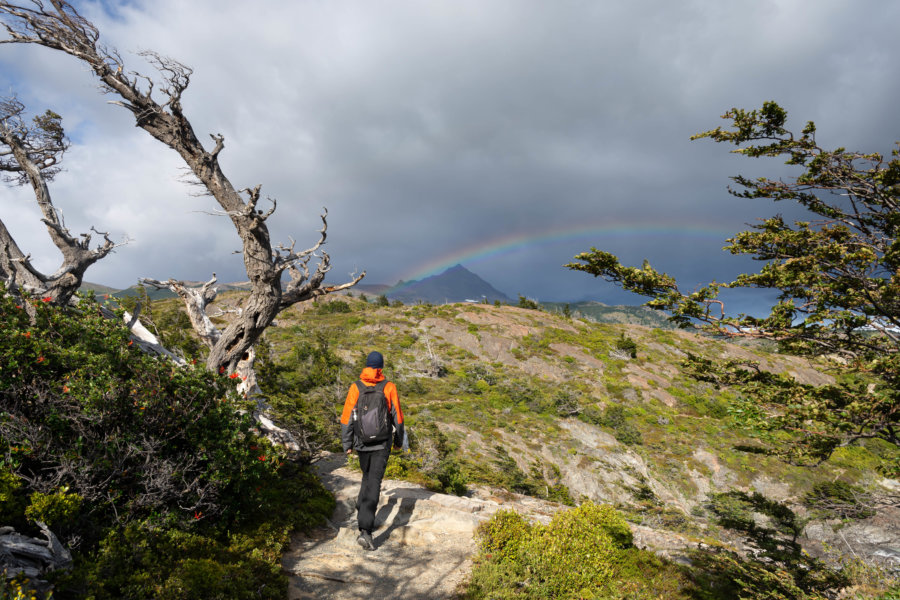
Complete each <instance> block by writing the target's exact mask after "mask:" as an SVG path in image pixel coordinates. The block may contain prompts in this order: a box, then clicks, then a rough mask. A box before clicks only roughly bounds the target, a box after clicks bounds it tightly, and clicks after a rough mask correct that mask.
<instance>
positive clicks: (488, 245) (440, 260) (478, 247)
mask: <svg viewBox="0 0 900 600" xmlns="http://www.w3.org/2000/svg"><path fill="white" fill-rule="evenodd" d="M734 234H735V231H734V230H731V231H728V230H725V229H719V228H714V227H710V226H707V227H703V226H698V225H696V224H690V225H684V226H681V225H678V224H672V223H668V224H665V225H662V224H660V225H656V224H636V223H631V224H625V223H618V224H609V223H607V224H604V225H601V226H597V225H589V226H581V227H576V228H562V229H554V230H550V231H542V232H530V233H514V234H510V235H506V236H502V237H498V238H494V239H491V240H489V241H485V242H481V243H477V244H473V245H470V246H467V247H465V248H458V249H456V250H454V251H453V252H451V253H449V254H445V255H443V256H439V257H437V258H433V259H430V260H429V261H427V262H424V263H421V264H419V265H416V266H415V268H413V269H411V270H410V271H408V272H407V273H406V274H405V275H404V276H403V277H401V278H400V279H401V280H402V281H403V282H404V283H410V282H412V281H417V280H420V279H424V278H426V277H430V276H432V275H437V274H439V273H442V272H444V271H446V270H447V269H449V268H450V267H452V266H454V265H457V264H462V263H469V264H471V263H480V262H484V261H486V260H490V259H493V258H497V257H500V256H504V255H508V254H512V253H514V252H517V251H519V250H522V249H523V248H526V247H533V246H540V245H549V244H555V243H559V242H566V241H570V240H579V239H584V240H585V244H586V245H585V246H584V248H583V250H584V251H587V250H588V249H589V248H590V247H591V246H595V247H601V248H602V242H603V240H604V239H609V238H623V237H647V236H657V237H659V236H667V237H682V238H694V239H697V238H704V239H709V240H713V241H721V242H722V245H723V246H724V245H725V240H726V239H727V238H729V237H731V236H733V235H734Z"/></svg>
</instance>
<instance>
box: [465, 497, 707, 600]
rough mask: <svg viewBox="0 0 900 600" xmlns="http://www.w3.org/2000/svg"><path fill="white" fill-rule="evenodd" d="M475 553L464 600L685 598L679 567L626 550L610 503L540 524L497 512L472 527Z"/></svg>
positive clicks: (625, 534) (625, 533)
mask: <svg viewBox="0 0 900 600" xmlns="http://www.w3.org/2000/svg"><path fill="white" fill-rule="evenodd" d="M478 536H479V539H480V552H479V555H478V557H477V558H476V561H475V566H474V568H473V571H472V578H471V580H470V582H469V586H468V589H467V590H466V594H465V598H467V599H469V600H476V599H486V598H491V599H513V598H515V599H523V600H524V599H532V598H534V599H538V598H541V599H543V598H559V599H576V598H578V599H581V598H585V599H587V598H594V599H601V598H602V599H606V598H609V599H613V598H633V599H647V600H649V599H651V598H686V597H687V596H685V595H683V594H682V593H681V592H682V590H684V589H686V588H687V587H688V586H689V585H690V583H689V581H688V580H687V578H686V577H685V576H684V575H683V573H682V572H681V570H680V569H679V567H677V566H676V565H674V564H672V563H667V562H666V561H663V560H662V559H659V558H657V557H655V556H653V555H652V554H650V553H648V552H644V551H641V550H638V549H636V548H634V547H633V546H632V536H631V531H630V529H629V528H628V524H627V523H626V522H625V519H624V518H623V517H622V515H621V514H619V513H618V512H616V510H615V509H613V508H612V507H610V506H605V505H597V504H594V503H592V502H585V503H584V504H582V505H581V506H579V507H578V508H575V509H572V510H569V511H564V512H560V513H557V515H556V516H554V517H553V520H552V521H551V522H550V523H549V524H547V525H540V524H532V523H529V522H527V521H525V519H523V518H522V517H521V516H520V515H518V514H516V513H515V512H513V511H500V512H498V513H497V514H496V515H494V516H493V517H492V518H491V519H490V520H489V521H488V522H486V523H485V524H483V525H482V526H481V527H480V528H479V530H478Z"/></svg>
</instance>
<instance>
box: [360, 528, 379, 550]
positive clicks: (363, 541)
mask: <svg viewBox="0 0 900 600" xmlns="http://www.w3.org/2000/svg"><path fill="white" fill-rule="evenodd" d="M356 543H357V544H359V545H360V546H362V547H363V549H364V550H374V549H375V541H374V540H373V539H372V534H371V533H369V532H368V531H362V530H360V532H359V537H358V538H356Z"/></svg>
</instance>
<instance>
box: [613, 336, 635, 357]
mask: <svg viewBox="0 0 900 600" xmlns="http://www.w3.org/2000/svg"><path fill="white" fill-rule="evenodd" d="M616 350H621V351H622V352H625V353H626V354H628V355H629V356H630V357H631V358H637V343H635V341H634V340H633V339H631V338H630V337H628V336H626V335H625V332H622V334H621V335H620V336H619V337H618V338H616Z"/></svg>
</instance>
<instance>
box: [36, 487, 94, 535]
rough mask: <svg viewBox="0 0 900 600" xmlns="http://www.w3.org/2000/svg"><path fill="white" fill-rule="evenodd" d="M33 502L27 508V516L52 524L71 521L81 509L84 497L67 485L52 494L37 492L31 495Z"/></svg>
mask: <svg viewBox="0 0 900 600" xmlns="http://www.w3.org/2000/svg"><path fill="white" fill-rule="evenodd" d="M30 500H31V503H30V504H29V505H28V507H27V508H25V516H26V517H28V518H29V519H33V520H35V521H43V522H44V523H45V524H46V525H48V526H52V525H55V524H57V523H59V522H60V521H70V520H72V519H73V518H75V516H76V515H77V514H78V511H80V510H81V504H82V502H83V501H84V498H82V497H81V496H79V495H78V494H76V493H74V492H69V488H68V487H66V486H63V487H61V488H60V489H59V490H57V491H55V492H53V493H51V494H42V493H41V492H35V493H33V494H32V495H31V499H30Z"/></svg>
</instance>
